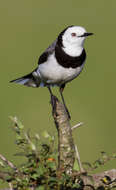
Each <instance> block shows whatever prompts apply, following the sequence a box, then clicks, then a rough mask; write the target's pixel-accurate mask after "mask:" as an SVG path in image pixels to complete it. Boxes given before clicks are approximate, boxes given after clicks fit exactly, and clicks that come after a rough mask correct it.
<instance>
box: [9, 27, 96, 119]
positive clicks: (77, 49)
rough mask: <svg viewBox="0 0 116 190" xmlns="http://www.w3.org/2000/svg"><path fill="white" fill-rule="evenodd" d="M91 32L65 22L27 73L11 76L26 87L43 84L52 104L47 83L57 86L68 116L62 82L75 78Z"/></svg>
mask: <svg viewBox="0 0 116 190" xmlns="http://www.w3.org/2000/svg"><path fill="white" fill-rule="evenodd" d="M90 35H93V33H90V32H87V31H86V29H85V28H84V27H82V26H75V25H71V26H67V27H66V28H65V29H64V30H63V31H61V32H60V34H59V35H58V37H57V38H56V40H55V41H54V42H53V43H52V44H51V45H50V46H49V47H48V48H47V49H46V50H45V51H44V52H43V53H42V54H41V55H40V57H39V59H38V66H37V67H36V69H34V70H33V71H32V72H31V73H29V74H27V75H25V76H23V77H20V78H17V79H15V80H12V81H10V82H15V83H19V84H22V85H25V86H28V87H34V88H37V87H47V88H48V90H49V92H50V95H51V103H52V105H53V107H54V95H53V93H52V90H51V87H53V86H58V87H59V92H60V95H61V98H62V102H63V105H64V108H65V110H66V112H67V114H68V118H69V119H71V116H70V114H69V111H68V109H67V106H66V103H65V100H64V96H63V90H64V88H65V86H66V84H67V83H68V82H70V81H72V80H73V79H75V78H76V77H77V76H79V74H80V73H81V71H82V70H83V67H84V65H85V60H86V51H85V48H84V41H85V39H86V38H87V37H88V36H90Z"/></svg>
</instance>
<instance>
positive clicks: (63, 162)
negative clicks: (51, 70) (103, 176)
mask: <svg viewBox="0 0 116 190" xmlns="http://www.w3.org/2000/svg"><path fill="white" fill-rule="evenodd" d="M55 100H56V101H55V104H56V105H55V112H54V110H53V117H54V121H55V124H56V128H57V131H58V153H59V156H58V171H60V172H61V171H62V172H63V171H65V172H66V173H72V169H73V166H74V161H75V146H74V142H73V138H72V130H71V125H70V122H69V119H68V116H67V113H66V111H65V108H64V106H63V104H62V103H61V102H60V101H59V100H58V99H57V98H56V97H55ZM53 109H54V108H53Z"/></svg>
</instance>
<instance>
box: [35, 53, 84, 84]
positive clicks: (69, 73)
mask: <svg viewBox="0 0 116 190" xmlns="http://www.w3.org/2000/svg"><path fill="white" fill-rule="evenodd" d="M83 66H84V63H83V64H82V65H81V66H80V67H77V68H65V67H63V66H61V65H59V64H58V63H57V61H56V59H55V56H54V54H52V55H50V56H49V58H48V60H47V61H46V62H45V63H42V64H40V65H39V67H38V69H37V72H38V74H39V75H40V76H41V79H42V80H43V81H44V82H46V83H49V84H62V83H66V82H69V81H71V80H73V79H74V78H75V77H77V76H78V75H79V74H80V72H81V70H82V68H83Z"/></svg>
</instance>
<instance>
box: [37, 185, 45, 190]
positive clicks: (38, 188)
mask: <svg viewBox="0 0 116 190" xmlns="http://www.w3.org/2000/svg"><path fill="white" fill-rule="evenodd" d="M35 190H45V188H44V186H43V185H40V186H39V187H37V188H36V189H35Z"/></svg>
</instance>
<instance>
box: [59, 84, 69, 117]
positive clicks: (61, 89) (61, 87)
mask: <svg viewBox="0 0 116 190" xmlns="http://www.w3.org/2000/svg"><path fill="white" fill-rule="evenodd" d="M64 87H65V84H63V85H61V86H60V88H59V91H60V95H61V98H62V102H63V104H64V108H65V110H66V113H67V115H68V118H69V119H71V116H70V113H69V111H68V109H67V107H66V104H65V100H64V97H63V90H64Z"/></svg>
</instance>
